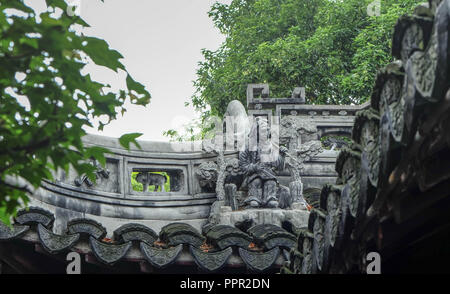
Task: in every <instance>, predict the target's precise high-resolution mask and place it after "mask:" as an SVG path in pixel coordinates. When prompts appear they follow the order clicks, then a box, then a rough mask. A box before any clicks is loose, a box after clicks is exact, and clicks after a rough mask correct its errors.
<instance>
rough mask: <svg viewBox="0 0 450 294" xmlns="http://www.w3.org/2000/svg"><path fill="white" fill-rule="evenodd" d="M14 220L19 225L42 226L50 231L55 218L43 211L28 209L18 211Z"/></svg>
mask: <svg viewBox="0 0 450 294" xmlns="http://www.w3.org/2000/svg"><path fill="white" fill-rule="evenodd" d="M14 220H15V221H16V223H19V224H21V225H37V224H42V225H43V226H45V227H46V228H47V229H51V228H52V227H53V222H54V221H55V216H54V215H53V214H52V213H50V212H49V211H47V210H45V209H42V208H39V207H30V208H28V209H22V210H19V211H18V212H17V215H16V217H15V218H14Z"/></svg>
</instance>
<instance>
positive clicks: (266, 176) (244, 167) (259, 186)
mask: <svg viewBox="0 0 450 294" xmlns="http://www.w3.org/2000/svg"><path fill="white" fill-rule="evenodd" d="M259 126H260V127H262V126H265V123H263V122H259ZM267 144H270V142H267ZM263 147H264V146H261V145H260V144H258V148H257V150H256V151H250V150H248V148H247V150H245V151H243V152H240V153H239V166H240V168H241V171H242V172H243V173H244V182H243V184H242V187H244V188H245V187H247V188H248V197H247V198H246V200H245V201H244V202H245V203H246V204H248V205H250V207H253V208H256V207H268V208H276V207H278V198H277V188H278V180H277V176H276V175H275V170H276V169H278V170H282V169H283V168H284V154H285V152H286V151H287V149H286V148H284V147H280V149H279V151H280V152H279V154H280V155H281V156H278V158H277V159H276V160H274V161H270V162H263V160H262V159H261V157H262V156H261V155H262V150H267V148H266V149H263ZM269 147H270V148H272V147H274V146H269ZM275 148H277V147H275Z"/></svg>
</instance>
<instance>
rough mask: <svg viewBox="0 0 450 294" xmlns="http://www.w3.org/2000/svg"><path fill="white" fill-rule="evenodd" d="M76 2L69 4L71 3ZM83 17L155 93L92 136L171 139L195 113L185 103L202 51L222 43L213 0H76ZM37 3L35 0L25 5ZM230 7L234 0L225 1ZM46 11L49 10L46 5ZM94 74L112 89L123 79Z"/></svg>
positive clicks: (96, 71) (91, 32)
mask: <svg viewBox="0 0 450 294" xmlns="http://www.w3.org/2000/svg"><path fill="white" fill-rule="evenodd" d="M74 1H75V0H67V2H68V3H71V2H74ZM78 1H79V2H80V3H81V9H80V14H81V16H82V18H83V19H84V20H85V21H86V22H87V23H88V24H89V25H91V28H90V29H89V30H88V32H87V33H88V34H89V35H93V36H96V37H99V38H102V39H105V40H106V41H107V42H108V43H109V45H110V46H111V47H112V48H113V49H116V50H118V51H119V52H120V53H121V54H122V55H123V56H124V59H123V60H122V62H123V64H124V65H125V67H126V68H127V70H128V72H129V73H130V74H131V75H132V76H133V77H134V79H135V80H136V81H139V82H140V83H142V84H143V85H145V86H146V88H147V90H148V91H149V92H150V94H151V95H152V99H151V102H150V104H149V105H148V106H147V107H142V106H133V105H131V104H130V105H128V104H127V110H128V111H127V112H126V113H125V114H124V116H121V115H120V114H119V116H118V119H117V120H116V121H113V122H111V123H110V124H109V125H108V126H106V127H105V128H104V131H103V132H98V131H97V130H96V129H87V131H88V132H89V133H94V134H100V135H104V136H111V137H120V136H121V135H123V134H124V133H131V132H140V133H143V134H144V135H143V136H142V137H140V138H139V139H143V140H155V141H167V140H168V139H167V138H166V137H164V136H163V135H162V133H163V131H165V130H167V129H170V128H179V127H180V126H181V125H182V124H183V123H187V122H189V121H190V120H191V119H192V118H194V117H196V114H195V112H194V110H193V108H191V107H185V106H184V103H185V102H186V101H188V100H189V98H190V96H191V95H192V94H193V93H194V88H193V85H192V81H193V80H195V78H196V75H195V72H196V69H197V63H198V62H199V61H201V60H202V55H201V49H202V48H207V49H210V50H215V49H217V48H218V47H219V45H220V43H221V42H222V41H223V40H224V36H222V35H221V34H220V33H219V31H218V30H217V29H216V28H215V27H214V26H213V23H212V21H211V19H210V18H209V17H208V15H207V12H208V11H209V10H210V7H211V5H212V4H213V3H215V2H216V1H215V0H126V1H125V0H105V2H104V3H102V2H101V1H93V0H78ZM27 2H31V3H33V6H34V5H37V4H38V3H36V2H37V1H36V0H33V1H27ZM219 2H222V3H230V2H231V0H221V1H219ZM44 7H45V6H44ZM88 71H89V72H90V73H91V76H92V77H93V78H94V79H95V80H97V81H100V82H107V83H110V84H112V86H113V87H116V88H117V87H118V88H120V87H122V85H124V84H122V83H121V81H123V80H124V77H123V79H122V80H121V79H120V77H117V75H115V74H113V73H114V72H110V71H107V70H101V69H100V70H99V69H96V68H92V67H90V68H89V69H88Z"/></svg>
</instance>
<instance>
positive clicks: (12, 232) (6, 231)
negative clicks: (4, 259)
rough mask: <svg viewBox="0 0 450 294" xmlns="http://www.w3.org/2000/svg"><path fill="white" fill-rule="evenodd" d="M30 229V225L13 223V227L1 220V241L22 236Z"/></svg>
mask: <svg viewBox="0 0 450 294" xmlns="http://www.w3.org/2000/svg"><path fill="white" fill-rule="evenodd" d="M29 229H30V227H29V226H20V225H12V226H11V227H9V226H7V225H5V224H4V223H3V222H2V221H0V241H9V240H14V239H16V238H20V237H21V236H22V235H23V234H25V233H26V232H27V231H28V230H29Z"/></svg>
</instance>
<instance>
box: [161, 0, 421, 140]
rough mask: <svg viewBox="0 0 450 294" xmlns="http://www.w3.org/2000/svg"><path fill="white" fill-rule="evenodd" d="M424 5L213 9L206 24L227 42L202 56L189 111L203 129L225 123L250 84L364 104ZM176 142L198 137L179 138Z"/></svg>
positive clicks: (292, 1)
mask: <svg viewBox="0 0 450 294" xmlns="http://www.w3.org/2000/svg"><path fill="white" fill-rule="evenodd" d="M421 2H423V1H422V0H380V1H379V3H380V4H381V5H380V8H381V9H380V15H373V16H370V15H369V14H368V10H367V8H368V5H369V4H371V3H374V1H373V0H341V1H336V0H233V1H232V2H231V4H229V5H227V4H220V3H216V4H214V5H213V6H212V8H211V11H210V12H209V16H210V17H211V18H212V20H213V21H214V24H215V26H216V27H217V28H218V29H219V30H220V32H221V33H222V34H224V35H225V37H226V39H225V41H224V42H223V43H222V45H221V46H220V48H219V49H217V50H216V51H209V50H206V49H204V50H203V51H202V53H203V56H204V59H205V60H204V61H203V62H200V63H199V68H198V70H197V79H196V80H195V81H194V86H195V88H196V92H195V94H194V95H193V96H192V97H191V101H190V103H191V104H192V105H193V106H194V107H195V109H196V110H197V111H198V112H199V113H200V122H199V123H197V127H199V128H200V129H202V128H201V121H204V120H205V119H206V118H207V117H209V116H211V115H216V116H219V117H221V116H223V114H224V112H225V110H226V107H227V105H228V103H229V102H230V101H231V100H233V99H239V100H240V101H241V102H243V104H244V105H246V101H245V100H246V97H245V95H246V94H245V93H246V88H247V84H250V83H268V84H269V85H270V89H271V96H272V97H290V95H291V91H292V90H293V89H294V88H295V87H298V86H304V87H305V88H306V98H307V103H310V104H352V103H353V104H360V103H362V102H365V101H366V100H367V99H369V95H370V91H371V89H372V86H373V83H374V79H375V77H376V72H377V70H378V69H380V68H381V67H383V66H385V65H386V64H388V63H389V62H391V61H392V60H391V54H390V49H391V39H392V33H393V28H394V25H395V23H396V21H397V19H398V17H399V16H401V15H403V14H407V13H410V12H411V11H412V9H413V8H414V7H415V6H417V4H419V3H421ZM165 134H166V135H167V136H169V137H171V138H172V139H175V140H186V139H187V140H189V139H191V138H198V137H201V136H199V135H198V134H197V135H196V134H194V133H192V125H190V126H188V128H186V130H184V134H183V133H181V134H180V132H177V131H176V130H169V131H167V132H166V133H165Z"/></svg>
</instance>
